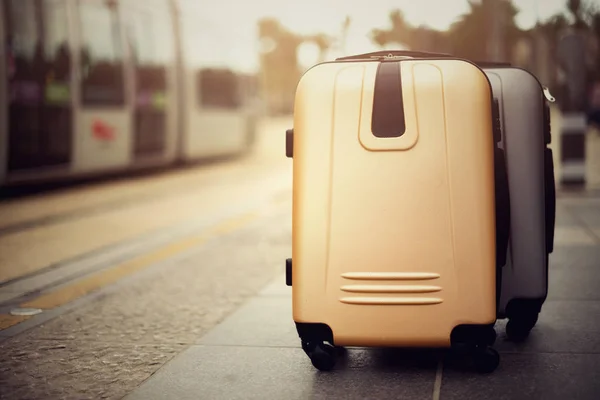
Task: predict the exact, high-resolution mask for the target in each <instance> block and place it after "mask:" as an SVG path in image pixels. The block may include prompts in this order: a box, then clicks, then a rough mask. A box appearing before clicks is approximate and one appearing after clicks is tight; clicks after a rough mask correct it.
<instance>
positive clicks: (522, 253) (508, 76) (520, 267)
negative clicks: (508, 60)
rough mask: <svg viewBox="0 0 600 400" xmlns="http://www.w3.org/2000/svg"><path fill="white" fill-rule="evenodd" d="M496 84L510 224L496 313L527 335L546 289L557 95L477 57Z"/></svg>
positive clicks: (514, 335)
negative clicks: (552, 127) (552, 112)
mask: <svg viewBox="0 0 600 400" xmlns="http://www.w3.org/2000/svg"><path fill="white" fill-rule="evenodd" d="M479 65H480V66H481V67H482V68H483V69H484V72H485V73H486V74H487V75H488V79H489V80H490V83H491V84H492V91H493V94H494V98H495V99H497V101H498V103H499V111H500V117H501V118H500V119H501V123H502V140H501V142H500V146H501V147H502V148H503V149H504V153H505V158H506V163H507V166H506V169H507V173H508V184H509V192H510V210H511V224H510V235H509V246H508V254H507V262H506V265H505V266H504V268H503V269H502V283H501V291H500V292H501V295H500V301H499V303H498V318H499V319H504V318H508V323H507V325H506V334H507V336H508V337H509V338H510V339H513V340H521V339H524V338H525V337H526V336H527V335H528V334H529V332H530V331H531V329H532V328H533V327H534V326H535V324H536V322H537V319H538V314H539V313H540V311H541V308H542V305H543V303H544V301H545V299H546V296H547V293H548V259H549V254H550V253H551V252H552V250H553V243H554V224H555V213H556V195H555V183H554V164H553V159H552V150H551V149H550V148H548V147H547V146H548V145H549V144H550V140H551V132H550V109H549V106H548V102H554V98H552V96H551V95H550V94H549V92H548V91H547V89H545V88H543V87H542V85H541V84H540V82H539V81H538V79H537V78H536V77H535V76H533V75H532V74H531V73H529V72H527V71H525V70H523V69H520V68H516V67H512V66H510V65H508V64H504V65H495V64H485V63H479Z"/></svg>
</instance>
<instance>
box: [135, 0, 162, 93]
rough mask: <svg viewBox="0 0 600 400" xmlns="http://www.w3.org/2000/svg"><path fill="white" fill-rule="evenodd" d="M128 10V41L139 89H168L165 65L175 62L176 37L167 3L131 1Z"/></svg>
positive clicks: (154, 0)
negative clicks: (174, 36)
mask: <svg viewBox="0 0 600 400" xmlns="http://www.w3.org/2000/svg"><path fill="white" fill-rule="evenodd" d="M129 3H132V4H131V5H129V4H128V3H125V4H128V5H127V6H126V8H125V10H126V13H127V14H126V15H127V18H126V19H127V21H128V32H127V33H128V40H129V44H130V47H131V50H132V55H133V59H134V63H135V66H136V80H137V89H138V90H165V89H166V66H167V65H169V64H171V63H172V62H173V58H174V38H173V28H172V22H171V20H170V19H169V9H168V7H167V4H166V3H165V2H164V1H163V0H161V1H156V0H153V1H149V0H147V2H144V3H139V2H137V1H133V0H129Z"/></svg>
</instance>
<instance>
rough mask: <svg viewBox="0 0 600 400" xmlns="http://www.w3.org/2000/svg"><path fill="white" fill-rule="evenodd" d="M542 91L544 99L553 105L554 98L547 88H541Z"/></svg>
mask: <svg viewBox="0 0 600 400" xmlns="http://www.w3.org/2000/svg"><path fill="white" fill-rule="evenodd" d="M543 89H544V97H546V100H548V101H549V102H550V103H554V102H555V101H556V99H555V98H554V96H552V95H551V94H550V89H548V87H547V86H543Z"/></svg>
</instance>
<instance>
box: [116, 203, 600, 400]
mask: <svg viewBox="0 0 600 400" xmlns="http://www.w3.org/2000/svg"><path fill="white" fill-rule="evenodd" d="M557 224H558V226H557V237H556V246H555V252H554V254H553V255H552V256H551V265H550V289H549V298H548V301H547V302H546V304H545V305H544V308H543V310H542V313H541V316H540V319H539V322H538V325H537V326H536V327H535V328H534V330H533V331H532V333H531V336H530V337H529V339H528V340H527V342H525V343H521V344H515V343H511V342H509V341H508V340H507V339H506V336H505V334H504V326H505V324H504V322H502V321H499V322H498V324H497V332H498V340H497V342H496V348H497V349H498V350H499V351H500V353H501V357H502V360H501V364H500V367H499V368H498V369H497V370H496V371H495V372H494V373H493V374H491V375H479V374H476V373H473V372H472V371H470V370H468V369H466V368H464V367H463V366H462V365H461V363H460V362H459V360H457V359H456V358H453V357H450V356H449V355H448V354H447V353H445V352H436V351H402V350H370V349H367V350H365V349H351V350H349V352H348V355H347V358H345V359H344V360H342V361H341V362H340V363H339V364H338V366H337V367H336V369H335V370H334V371H333V372H330V373H320V372H318V371H316V370H315V369H314V368H313V367H312V365H311V364H310V361H309V359H308V358H307V357H306V356H305V355H304V353H303V352H302V350H301V349H300V346H299V341H298V338H297V335H296V332H295V329H294V325H293V322H292V316H291V290H290V288H287V287H286V286H285V283H284V282H285V280H284V277H283V276H280V277H278V278H277V279H276V280H274V281H273V283H271V284H270V285H268V286H267V287H265V288H264V290H262V291H261V292H260V294H259V295H258V296H256V297H254V298H252V299H251V300H250V301H248V302H246V303H245V304H244V305H243V306H242V307H241V308H239V309H238V310H237V311H236V312H235V313H234V314H232V315H231V316H230V317H229V318H227V319H226V320H225V321H224V322H222V323H221V324H219V325H218V326H217V327H215V328H214V329H212V330H211V331H210V332H209V333H207V334H206V335H204V336H203V337H202V338H201V339H200V340H199V341H198V343H197V344H195V345H192V346H190V347H189V348H188V349H187V350H185V351H183V352H182V353H181V354H179V355H178V356H177V357H175V358H174V359H173V360H171V361H170V362H169V363H167V364H166V365H165V366H164V367H163V368H162V369H160V370H159V371H158V372H157V373H156V374H154V375H153V376H152V377H151V378H150V379H148V380H147V381H146V382H145V383H143V384H142V385H141V386H140V387H139V388H138V389H137V390H135V391H134V392H133V393H131V394H130V395H129V396H128V397H126V399H128V400H137V399H140V400H142V399H143V400H152V399H181V400H183V399H219V400H225V399H244V400H249V399H261V400H264V399H325V398H326V399H361V400H362V399H390V398H396V399H400V398H402V399H404V398H407V399H440V398H441V399H444V400H446V399H527V400H531V399H544V400H553V399H556V400H559V399H560V400H563V399H567V398H569V399H576V400H587V399H590V400H592V399H594V400H595V399H598V398H599V396H600V380H598V379H597V377H598V370H600V318H598V317H600V295H599V294H598V293H599V291H598V287H600V236H599V234H600V200H599V199H597V198H587V199H586V198H569V199H560V200H559V204H558V217H557ZM282 265H283V263H282Z"/></svg>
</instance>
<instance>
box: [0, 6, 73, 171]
mask: <svg viewBox="0 0 600 400" xmlns="http://www.w3.org/2000/svg"><path fill="white" fill-rule="evenodd" d="M2 7H3V13H4V32H3V35H4V47H5V52H4V54H5V63H6V64H5V68H6V73H5V75H6V78H5V79H6V80H5V82H6V88H7V101H6V103H7V104H8V124H7V129H8V152H7V153H8V154H7V158H8V166H7V169H8V173H9V174H10V173H11V172H17V171H23V170H25V171H27V170H29V171H31V170H35V169H41V168H44V169H47V168H48V167H58V166H61V165H67V164H69V162H70V161H71V153H72V131H73V129H72V122H71V121H72V104H71V84H70V82H71V52H70V43H69V37H70V33H69V29H68V26H69V25H68V19H67V9H66V2H65V0H5V1H3V2H2Z"/></svg>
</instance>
